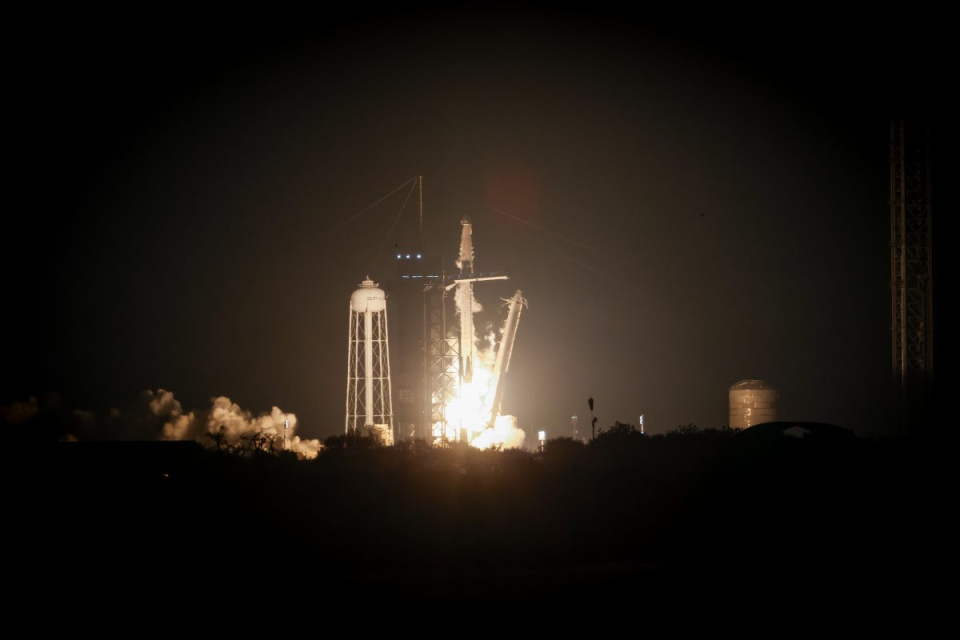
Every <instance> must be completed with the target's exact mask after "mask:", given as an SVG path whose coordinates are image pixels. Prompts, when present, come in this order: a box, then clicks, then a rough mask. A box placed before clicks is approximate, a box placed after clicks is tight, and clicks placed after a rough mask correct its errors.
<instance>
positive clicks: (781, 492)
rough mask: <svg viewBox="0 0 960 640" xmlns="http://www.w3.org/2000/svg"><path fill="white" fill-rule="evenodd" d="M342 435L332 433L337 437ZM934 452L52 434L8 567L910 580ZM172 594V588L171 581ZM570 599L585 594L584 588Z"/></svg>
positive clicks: (26, 494)
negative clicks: (107, 439) (290, 451)
mask: <svg viewBox="0 0 960 640" xmlns="http://www.w3.org/2000/svg"><path fill="white" fill-rule="evenodd" d="M339 444H344V443H343V442H340V443H339ZM943 453H944V452H943V451H942V450H939V449H938V448H937V447H934V446H932V445H927V444H925V443H922V442H914V441H887V442H874V441H865V440H860V439H856V438H852V437H850V438H845V437H830V436H829V435H827V436H822V437H815V436H812V435H808V436H807V437H805V438H792V437H785V436H780V435H779V434H778V433H774V434H766V435H762V434H761V435H759V436H758V435H754V436H749V435H748V432H744V433H739V434H737V433H733V432H726V431H705V432H696V433H674V434H671V435H669V436H667V437H653V438H651V437H645V436H641V435H639V434H637V433H635V432H633V431H632V430H629V429H622V430H620V431H619V432H617V431H612V432H610V433H608V434H605V437H603V438H600V439H598V441H597V442H595V443H594V444H592V445H590V446H586V447H584V446H582V445H580V444H578V443H574V442H572V441H568V440H558V441H551V442H550V443H548V447H547V450H546V451H545V452H544V453H543V454H542V455H538V456H535V455H532V454H529V453H524V452H520V451H502V452H498V451H482V452H481V451H475V450H470V449H466V448H460V447H453V448H450V449H447V450H437V449H431V448H429V447H426V446H422V445H413V444H411V445H406V446H401V447H394V448H392V449H387V448H377V447H372V446H369V445H368V444H367V443H360V444H359V445H357V444H354V445H353V446H345V447H342V448H335V449H328V450H326V451H325V452H324V453H323V454H322V455H321V456H320V457H319V458H318V459H317V460H313V461H297V460H296V459H294V458H292V457H286V456H275V455H270V454H260V455H253V456H248V457H239V456H236V455H233V454H223V453H218V452H216V451H210V450H206V449H203V448H201V447H200V446H199V445H195V444H193V443H64V444H59V445H56V446H53V447H51V448H49V449H40V450H37V451H35V452H34V454H35V456H36V457H35V458H32V459H30V460H29V462H28V463H27V464H25V465H24V467H23V469H22V471H21V472H20V474H19V475H20V479H19V480H18V481H17V482H18V484H19V483H22V484H20V486H21V488H22V490H19V491H17V492H16V497H15V499H14V513H13V517H12V519H11V522H14V523H16V524H15V527H14V529H15V539H14V545H15V546H14V547H13V548H14V549H17V550H19V552H20V553H22V554H23V555H24V557H30V558H34V559H35V560H34V561H33V563H32V564H31V569H30V570H23V571H22V574H21V575H20V576H18V577H19V578H22V579H23V580H25V581H26V582H27V583H28V584H37V583H43V584H49V583H50V581H55V582H56V584H58V585H59V588H60V589H62V590H64V592H65V593H70V594H73V595H74V596H77V595H79V594H83V593H84V589H85V587H84V585H85V584H87V582H88V580H89V579H90V576H96V577H97V581H98V583H101V584H105V585H108V586H107V587H106V589H107V590H111V589H116V590H118V591H123V590H125V589H135V590H136V589H151V588H159V585H168V584H171V583H176V584H185V583H186V584H190V585H192V586H193V588H195V589H197V590H201V591H202V590H207V589H219V590H222V589H244V588H249V587H250V586H256V585H259V586H257V588H266V586H267V585H268V584H272V583H276V584H282V583H283V581H284V580H286V579H288V578H295V579H296V581H297V584H300V585H303V588H306V589H308V590H311V591H313V592H324V593H327V594H333V595H340V596H344V597H355V596H357V595H358V594H364V593H377V594H380V595H382V596H384V597H387V598H389V599H397V600H406V599H420V598H426V599H427V600H428V601H432V602H437V601H455V600H460V599H462V598H472V599H506V598H524V599H527V598H540V597H547V598H554V597H557V598H563V597H568V596H570V597H574V596H577V594H580V596H582V595H583V594H585V593H590V594H596V597H598V598H599V597H602V598H610V597H625V598H633V597H639V596H643V595H649V594H653V593H658V592H659V593H663V592H665V591H667V592H676V590H678V589H680V590H683V591H684V592H686V593H689V594H691V595H693V594H698V593H699V594H701V595H702V594H703V593H704V592H707V591H712V590H722V591H726V592H736V593H740V594H750V595H752V596H755V595H762V594H764V593H766V594H768V595H769V594H770V593H771V591H777V590H781V589H788V590H792V589H801V590H802V589H806V588H809V587H813V588H815V589H816V592H817V593H820V594H824V593H836V594H849V595H857V594H862V593H864V592H873V593H875V594H882V593H895V592H897V590H900V589H902V587H903V585H905V584H912V585H914V587H913V588H914V589H917V588H922V586H923V585H924V584H925V582H926V581H928V580H929V579H930V576H931V575H932V574H933V573H935V572H936V570H937V569H936V568H937V567H938V566H940V565H941V564H943V563H945V557H944V556H943V555H942V547H941V546H940V544H941V543H942V542H943V540H944V534H943V533H942V531H944V529H943V526H942V523H943V522H944V518H945V515H944V512H945V511H947V510H948V508H947V506H946V505H945V504H944V503H943V502H941V501H940V500H941V498H940V497H939V496H943V495H944V493H945V491H944V486H945V485H944V483H945V480H944V478H945V476H946V472H945V469H944V467H943V466H942V465H941V464H940V463H938V462H937V460H940V459H941V458H942V457H943V456H942V454H943ZM164 588H166V587H164ZM578 597H579V596H578Z"/></svg>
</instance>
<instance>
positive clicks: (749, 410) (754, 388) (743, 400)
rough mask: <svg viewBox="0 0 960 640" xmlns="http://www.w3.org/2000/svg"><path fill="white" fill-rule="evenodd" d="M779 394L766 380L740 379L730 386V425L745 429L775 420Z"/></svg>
mask: <svg viewBox="0 0 960 640" xmlns="http://www.w3.org/2000/svg"><path fill="white" fill-rule="evenodd" d="M779 402H780V394H779V393H777V390H776V389H774V388H773V387H771V386H770V384H769V383H768V382H767V381H766V380H741V381H740V382H737V383H736V384H734V385H732V386H731V387H730V427H731V428H733V429H747V428H749V427H752V426H753V425H755V424H763V423H764V422H776V421H777V405H778V404H779Z"/></svg>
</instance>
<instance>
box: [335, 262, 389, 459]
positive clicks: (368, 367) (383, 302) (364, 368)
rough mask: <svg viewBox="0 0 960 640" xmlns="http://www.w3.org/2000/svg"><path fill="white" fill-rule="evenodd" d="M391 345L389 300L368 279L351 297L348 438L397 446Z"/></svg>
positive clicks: (348, 363)
mask: <svg viewBox="0 0 960 640" xmlns="http://www.w3.org/2000/svg"><path fill="white" fill-rule="evenodd" d="M391 398H392V392H391V388H390V353H389V349H388V345H387V299H386V295H385V294H384V293H383V289H380V288H378V287H377V285H376V283H375V282H373V280H371V279H370V277H369V276H367V279H366V280H364V281H363V282H362V283H361V284H360V288H359V289H357V290H356V291H354V292H353V295H351V296H350V338H349V343H348V346H347V420H346V433H347V435H371V436H374V437H376V438H378V439H379V440H380V441H381V442H383V443H384V444H387V445H392V444H393V402H392V399H391Z"/></svg>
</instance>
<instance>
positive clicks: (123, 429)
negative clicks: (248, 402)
mask: <svg viewBox="0 0 960 640" xmlns="http://www.w3.org/2000/svg"><path fill="white" fill-rule="evenodd" d="M210 402H211V406H210V408H209V409H207V410H200V411H189V412H185V411H184V409H183V406H182V405H181V404H180V401H179V400H177V399H176V398H175V397H174V395H173V392H171V391H167V390H166V389H157V390H156V391H153V390H150V389H148V390H145V391H143V392H142V393H141V394H140V396H139V397H138V398H137V400H136V401H135V402H133V403H132V404H130V405H128V406H124V408H122V409H117V408H114V409H110V410H109V411H108V412H107V413H106V414H97V413H94V412H92V411H81V410H75V411H72V412H57V413H53V412H51V411H50V410H49V408H44V407H43V406H40V403H38V402H37V399H36V398H34V397H31V398H29V399H28V400H27V401H26V402H14V403H12V404H11V405H10V406H7V407H3V406H0V418H2V419H3V422H5V423H6V424H8V425H21V424H25V423H33V422H36V420H34V419H35V418H38V417H39V418H40V422H41V423H43V424H45V425H47V426H50V425H51V424H52V427H51V428H50V429H48V430H47V431H49V433H46V435H44V436H43V438H44V439H60V440H77V439H79V440H154V439H157V438H159V439H161V440H196V441H197V442H200V443H201V444H203V445H205V446H214V445H216V443H217V441H218V440H219V442H220V445H221V446H224V445H225V446H228V447H243V446H248V447H249V446H250V445H251V443H252V442H253V441H254V440H257V439H259V441H260V442H261V443H266V444H267V445H268V447H269V444H270V443H271V442H272V448H273V449H274V450H279V449H280V448H281V447H282V446H283V437H284V432H285V431H286V436H287V443H286V444H287V450H289V451H293V452H295V453H296V454H297V455H298V456H300V457H302V458H313V457H316V455H317V452H318V451H319V450H320V449H321V448H322V447H323V445H322V444H321V442H320V441H319V440H305V439H302V438H300V436H298V435H297V434H296V430H297V416H296V415H295V414H293V413H285V412H283V411H281V410H280V408H279V407H273V408H272V409H271V411H270V413H262V414H259V415H253V414H252V413H251V412H249V411H245V410H243V409H241V408H240V406H239V405H238V404H236V403H235V402H232V401H231V400H230V398H226V397H223V396H220V397H217V398H212V399H211V401H210ZM285 425H286V427H287V428H285ZM212 435H213V436H214V437H211V436H212Z"/></svg>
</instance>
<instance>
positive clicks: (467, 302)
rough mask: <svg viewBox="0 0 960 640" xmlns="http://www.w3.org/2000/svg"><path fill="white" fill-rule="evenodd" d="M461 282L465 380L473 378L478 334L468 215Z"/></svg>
mask: <svg viewBox="0 0 960 640" xmlns="http://www.w3.org/2000/svg"><path fill="white" fill-rule="evenodd" d="M460 224H461V226H462V229H461V231H460V260H459V261H458V264H459V266H460V280H461V281H460V282H459V283H457V295H458V296H459V300H458V301H459V303H460V371H461V372H462V373H463V381H464V382H470V381H471V380H473V361H474V358H475V357H476V351H477V344H476V342H477V341H476V335H475V334H474V331H473V282H472V281H471V280H470V279H471V278H472V277H473V225H472V224H470V219H469V218H467V217H466V216H464V217H463V219H461V220H460Z"/></svg>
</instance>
